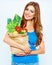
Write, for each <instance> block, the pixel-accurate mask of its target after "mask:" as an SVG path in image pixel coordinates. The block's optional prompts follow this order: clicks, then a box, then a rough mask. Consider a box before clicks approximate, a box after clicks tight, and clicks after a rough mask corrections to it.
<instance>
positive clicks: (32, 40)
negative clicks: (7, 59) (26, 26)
mask: <svg viewBox="0 0 52 65" xmlns="http://www.w3.org/2000/svg"><path fill="white" fill-rule="evenodd" d="M27 35H28V40H29V41H28V42H29V45H30V49H31V50H32V51H33V50H36V42H37V40H38V38H37V35H36V32H35V31H33V32H27ZM11 57H12V62H17V63H36V62H39V58H38V55H37V54H33V55H27V56H16V55H14V54H12V56H11Z"/></svg>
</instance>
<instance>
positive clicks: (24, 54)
mask: <svg viewBox="0 0 52 65" xmlns="http://www.w3.org/2000/svg"><path fill="white" fill-rule="evenodd" d="M15 55H16V56H26V55H28V54H26V53H24V52H22V53H17V54H15Z"/></svg>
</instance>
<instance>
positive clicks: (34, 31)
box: [4, 2, 45, 65]
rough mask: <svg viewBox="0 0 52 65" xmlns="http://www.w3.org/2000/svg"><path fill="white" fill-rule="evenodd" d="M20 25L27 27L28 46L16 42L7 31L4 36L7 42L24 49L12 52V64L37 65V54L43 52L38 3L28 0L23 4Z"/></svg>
mask: <svg viewBox="0 0 52 65" xmlns="http://www.w3.org/2000/svg"><path fill="white" fill-rule="evenodd" d="M20 26H21V27H22V28H27V29H28V32H27V35H28V38H29V41H28V42H29V46H27V45H25V46H23V45H20V44H17V43H16V42H14V41H13V40H12V39H11V38H10V37H9V36H8V34H7V33H6V35H5V37H4V41H5V42H6V43H7V44H9V45H10V46H13V47H16V48H19V49H21V50H23V51H24V52H23V53H19V54H16V55H14V54H12V65H39V58H38V54H43V53H45V46H44V40H43V34H42V24H41V20H40V7H39V4H38V3H36V2H29V3H28V4H27V5H26V6H25V9H24V12H23V16H22V21H21V25H20ZM37 46H39V48H38V49H36V47H37Z"/></svg>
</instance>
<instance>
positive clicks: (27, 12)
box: [24, 5, 35, 20]
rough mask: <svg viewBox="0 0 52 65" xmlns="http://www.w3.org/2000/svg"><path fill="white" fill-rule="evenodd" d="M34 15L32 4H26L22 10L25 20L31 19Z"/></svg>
mask: <svg viewBox="0 0 52 65" xmlns="http://www.w3.org/2000/svg"><path fill="white" fill-rule="evenodd" d="M34 16H35V8H34V7H33V6H32V5H29V6H27V8H26V9H25V11H24V18H25V19H26V20H32V19H33V17H34Z"/></svg>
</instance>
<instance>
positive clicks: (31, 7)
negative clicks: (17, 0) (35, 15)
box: [26, 5, 35, 11]
mask: <svg viewBox="0 0 52 65" xmlns="http://www.w3.org/2000/svg"><path fill="white" fill-rule="evenodd" d="M26 8H28V9H30V10H33V11H35V8H34V6H32V5H29V6H27V7H26Z"/></svg>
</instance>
